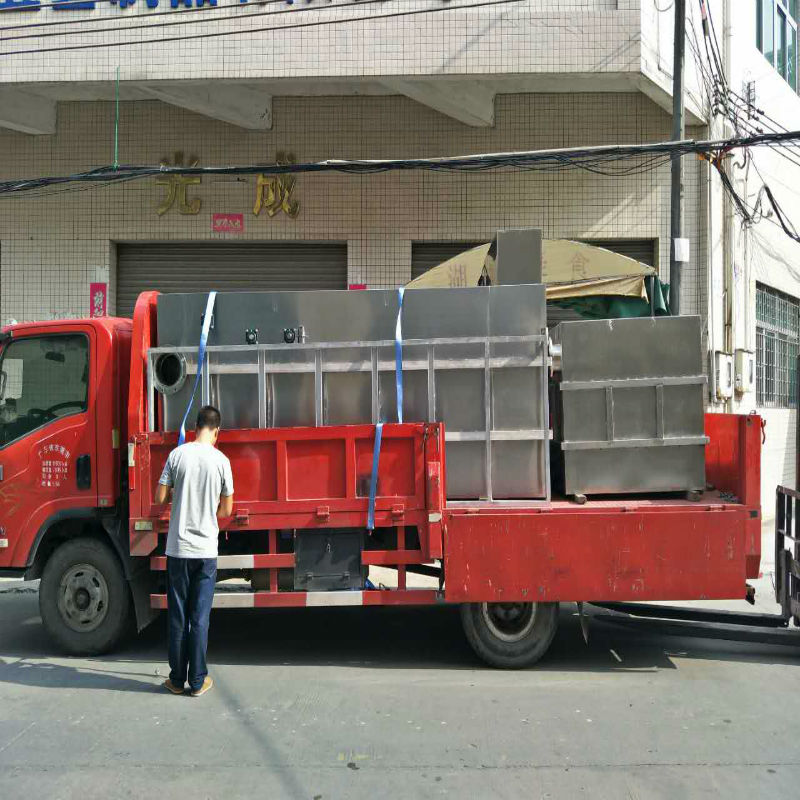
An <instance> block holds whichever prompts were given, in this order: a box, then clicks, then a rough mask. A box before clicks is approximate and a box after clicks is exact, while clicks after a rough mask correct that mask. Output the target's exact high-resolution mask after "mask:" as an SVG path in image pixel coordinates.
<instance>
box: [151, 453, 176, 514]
mask: <svg viewBox="0 0 800 800" xmlns="http://www.w3.org/2000/svg"><path fill="white" fill-rule="evenodd" d="M174 483H175V481H174V479H173V475H172V453H170V454H169V456H167V462H166V464H164V470H163V472H162V473H161V477H160V478H159V479H158V486H157V487H156V496H155V498H153V502H154V503H155V504H156V505H157V506H160V505H163V504H164V503H166V502H167V501H168V500H169V499H170V497H169V496H170V492H171V490H172V487H173V485H174Z"/></svg>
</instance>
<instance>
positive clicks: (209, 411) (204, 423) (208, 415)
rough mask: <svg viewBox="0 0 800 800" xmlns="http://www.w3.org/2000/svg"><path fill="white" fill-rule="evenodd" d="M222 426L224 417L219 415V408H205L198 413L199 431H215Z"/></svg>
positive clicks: (197, 426)
mask: <svg viewBox="0 0 800 800" xmlns="http://www.w3.org/2000/svg"><path fill="white" fill-rule="evenodd" d="M221 424H222V416H221V415H220V413H219V409H218V408H214V406H203V407H202V408H201V409H200V410H199V411H198V412H197V425H196V426H195V427H196V428H197V430H198V431H199V430H202V429H203V428H208V429H209V430H212V431H213V430H215V429H216V428H219V426H220V425H221Z"/></svg>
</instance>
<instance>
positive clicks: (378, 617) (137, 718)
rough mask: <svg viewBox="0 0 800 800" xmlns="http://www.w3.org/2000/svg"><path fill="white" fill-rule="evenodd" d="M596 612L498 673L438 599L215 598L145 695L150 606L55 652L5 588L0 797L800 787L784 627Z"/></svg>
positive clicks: (673, 792) (29, 595) (790, 650)
mask: <svg viewBox="0 0 800 800" xmlns="http://www.w3.org/2000/svg"><path fill="white" fill-rule="evenodd" d="M761 583H763V581H762V582H761ZM765 588H766V587H765ZM591 613H592V614H593V618H592V620H591V623H590V638H589V644H588V645H586V644H584V641H583V638H582V636H581V632H580V626H579V624H578V620H577V617H576V609H575V607H574V606H571V605H568V606H564V607H563V608H562V619H561V627H560V630H559V633H558V635H557V638H556V640H555V642H554V644H553V647H552V649H551V651H550V653H549V654H548V655H547V656H546V657H545V659H544V660H543V661H542V662H541V663H540V664H539V665H538V666H537V667H535V668H532V669H529V670H525V671H521V672H503V671H496V670H492V669H489V668H485V667H483V666H482V665H481V664H480V663H479V662H478V661H477V660H476V658H475V656H474V655H473V654H472V652H471V650H470V649H469V647H468V646H467V644H466V642H465V640H464V639H463V637H462V634H461V629H460V625H459V619H458V614H457V612H456V611H455V610H454V609H452V608H448V607H438V608H434V609H419V610H417V609H382V608H373V609H346V608H344V609H297V610H294V609H285V610H277V611H250V610H248V611H233V610H221V611H216V612H214V614H213V615H212V621H211V641H210V650H209V656H210V662H211V665H212V674H213V676H214V678H215V680H216V685H215V687H214V689H213V690H212V691H211V692H210V693H209V694H207V695H206V696H204V697H202V698H197V699H195V698H190V697H188V696H187V697H173V696H171V695H168V694H166V693H165V692H164V691H163V690H162V689H161V688H160V682H161V681H162V680H163V677H164V675H165V672H166V664H165V661H164V641H165V625H164V620H163V618H162V619H161V620H159V621H158V622H157V623H155V624H154V625H153V626H151V627H150V628H149V629H148V630H146V631H145V632H144V633H143V634H141V635H140V636H138V637H136V638H132V639H130V640H129V641H128V642H126V643H125V645H124V646H123V647H122V648H121V649H120V650H119V652H117V653H115V654H114V655H110V656H105V657H99V658H67V657H64V656H60V655H58V654H57V653H54V652H53V650H52V647H51V645H50V643H49V642H48V640H47V638H46V637H45V634H44V631H43V629H42V627H41V622H40V618H39V612H38V602H37V594H36V588H35V585H33V586H32V585H30V584H26V585H23V584H21V583H13V582H5V584H4V585H3V586H0V797H2V798H4V800H13V799H14V798H25V799H26V800H29V798H31V797H48V798H94V797H98V798H99V797H102V798H117V797H137V798H140V797H147V796H153V797H160V798H172V797H192V798H206V797H207V798H225V799H226V800H229V799H230V798H238V797H243V798H253V797H269V798H291V799H292V800H294V799H295V798H297V799H298V800H329V799H332V798H381V799H382V800H389V799H391V798H428V797H430V798H434V797H467V796H469V797H475V798H484V797H485V798H520V797H525V798H562V797H563V798H575V797H590V798H650V797H658V798H661V797H664V798H671V800H675V799H676V798H684V797H686V798H694V797H717V796H721V797H725V798H739V797H741V798H751V799H752V798H756V797H796V796H797V793H798V788H797V787H798V786H800V748H798V731H799V730H800V727H799V726H798V720H799V719H800V693H798V691H797V685H798V683H797V681H798V679H800V638H798V637H800V632H797V631H795V630H788V631H787V630H777V631H771V632H770V631H767V632H764V631H726V632H723V634H722V635H723V636H724V637H726V638H718V637H719V635H720V634H719V629H715V630H714V631H712V630H701V631H697V630H694V629H692V628H690V627H689V626H687V625H682V624H675V623H672V624H666V623H663V622H658V621H641V620H635V621H634V620H631V619H629V618H620V617H616V616H613V615H611V614H609V612H605V611H602V610H597V609H594V610H593V611H592V612H591Z"/></svg>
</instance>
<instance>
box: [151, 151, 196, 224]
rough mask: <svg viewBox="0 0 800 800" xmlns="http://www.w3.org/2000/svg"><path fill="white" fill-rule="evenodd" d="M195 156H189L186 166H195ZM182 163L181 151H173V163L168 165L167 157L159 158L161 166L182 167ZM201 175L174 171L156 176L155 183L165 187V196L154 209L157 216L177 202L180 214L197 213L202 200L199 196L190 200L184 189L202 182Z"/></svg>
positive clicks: (164, 212)
mask: <svg viewBox="0 0 800 800" xmlns="http://www.w3.org/2000/svg"><path fill="white" fill-rule="evenodd" d="M197 161H198V159H197V157H196V156H190V157H189V163H188V164H187V165H186V166H188V167H196V166H197ZM183 165H184V164H183V153H180V152H178V153H175V155H174V157H173V163H172V164H171V165H170V163H169V159H167V158H163V159H161V166H162V167H169V166H173V167H182V166H183ZM202 180H203V179H202V177H200V175H179V174H176V173H171V174H170V175H159V177H157V178H156V183H160V184H161V185H162V186H166V187H167V192H166V196H165V197H164V199H163V200H162V201H161V204H160V205H159V206H158V208H157V209H156V214H158V216H159V217H161V216H163V215H164V214H166V213H167V211H169V210H170V209H171V208H172V207H173V206H174V205H175V203H176V202H177V204H178V213H180V214H192V215H193V214H199V213H200V209H201V207H202V205H203V201H202V200H201V199H200V198H199V197H195V198H193V199H192V200H189V198H188V197H187V195H186V189H187V187H189V186H197V185H198V184H200V183H201V182H202Z"/></svg>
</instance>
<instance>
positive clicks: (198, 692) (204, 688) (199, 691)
mask: <svg viewBox="0 0 800 800" xmlns="http://www.w3.org/2000/svg"><path fill="white" fill-rule="evenodd" d="M213 685H214V681H213V680H211V678H209V677H208V675H206V677H205V679H204V680H203V685H202V686H201V687H200V688H199V689H192V692H191V694H192V697H200V695H201V694H205V693H206V692H207V691H208V690H209V689H210V688H211V687H212V686H213Z"/></svg>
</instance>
